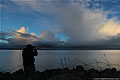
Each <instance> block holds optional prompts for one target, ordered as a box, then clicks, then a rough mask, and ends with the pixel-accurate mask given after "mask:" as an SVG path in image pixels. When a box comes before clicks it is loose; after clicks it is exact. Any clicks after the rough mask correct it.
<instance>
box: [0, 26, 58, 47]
mask: <svg viewBox="0 0 120 80" xmlns="http://www.w3.org/2000/svg"><path fill="white" fill-rule="evenodd" d="M27 29H28V28H27ZM27 29H26V28H25V27H21V28H20V29H18V30H15V31H13V32H0V35H1V36H0V40H2V43H4V42H5V41H7V42H8V45H11V46H24V45H26V44H36V45H41V44H42V45H44V44H45V45H48V44H49V45H52V43H53V42H59V39H58V38H56V37H55V34H54V32H51V31H49V30H47V31H44V32H41V33H40V35H36V34H35V33H28V32H27ZM10 36H12V37H10ZM43 43H44V44H43Z"/></svg>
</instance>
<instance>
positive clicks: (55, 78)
mask: <svg viewBox="0 0 120 80" xmlns="http://www.w3.org/2000/svg"><path fill="white" fill-rule="evenodd" d="M94 78H117V79H118V78H120V71H117V70H116V69H115V68H112V69H108V68H106V69H104V70H101V71H98V70H96V69H89V70H85V69H84V68H83V67H82V66H77V67H76V68H73V69H68V68H64V69H59V68H58V69H50V70H45V71H44V72H39V71H37V72H35V74H34V78H33V79H32V80H94ZM0 80H26V78H25V76H24V71H23V70H22V69H20V70H18V71H16V72H13V73H10V72H5V73H3V72H0Z"/></svg>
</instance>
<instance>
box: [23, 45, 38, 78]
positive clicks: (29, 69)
mask: <svg viewBox="0 0 120 80" xmlns="http://www.w3.org/2000/svg"><path fill="white" fill-rule="evenodd" d="M37 55H38V53H37V50H36V49H35V47H33V46H32V45H31V44H28V45H27V46H26V48H24V49H23V52H22V57H23V66H24V72H25V75H26V76H27V77H32V76H33V75H34V73H35V64H34V62H35V59H34V56H37Z"/></svg>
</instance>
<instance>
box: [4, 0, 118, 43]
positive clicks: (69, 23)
mask: <svg viewBox="0 0 120 80" xmlns="http://www.w3.org/2000/svg"><path fill="white" fill-rule="evenodd" d="M13 3H14V4H16V5H18V6H20V11H21V12H23V13H25V12H24V11H26V10H27V11H28V12H29V13H30V12H37V16H39V14H40V13H47V14H50V15H51V14H52V15H55V16H56V22H57V25H58V26H59V28H58V29H59V30H58V31H54V29H50V30H49V29H46V30H43V31H41V32H40V35H36V34H35V33H28V32H27V30H26V29H25V28H24V27H22V28H21V29H19V30H16V32H14V35H13V36H14V38H8V39H7V41H8V42H9V43H10V44H14V43H16V44H19V43H23V44H27V43H34V44H37V43H38V44H43V43H44V44H45V42H46V43H51V44H52V45H53V43H54V42H56V44H59V42H60V39H59V38H56V37H55V34H57V33H62V34H64V35H67V36H68V37H69V39H68V40H67V42H66V43H71V44H74V43H77V44H76V45H88V44H90V43H94V45H100V44H104V45H109V44H110V43H111V42H113V44H114V45H118V44H117V42H119V33H120V32H119V31H120V28H119V26H120V21H118V20H117V19H116V17H113V18H108V14H109V12H107V11H104V10H103V9H102V8H94V9H90V8H88V5H89V0H88V1H87V0H86V1H82V2H81V1H80V2H75V1H74V0H73V1H68V2H66V3H63V2H62V1H37V0H35V1H24V0H23V1H14V0H13ZM26 13H27V12H26ZM31 14H32V13H31ZM34 15H36V14H34ZM3 35H5V34H2V36H3ZM116 37H117V38H116ZM2 38H3V37H2ZM111 45H112V43H111Z"/></svg>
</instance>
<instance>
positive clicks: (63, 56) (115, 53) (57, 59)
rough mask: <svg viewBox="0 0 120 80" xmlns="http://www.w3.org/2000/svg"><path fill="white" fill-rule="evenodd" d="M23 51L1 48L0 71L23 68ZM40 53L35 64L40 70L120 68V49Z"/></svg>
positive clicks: (46, 51)
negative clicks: (81, 66)
mask: <svg viewBox="0 0 120 80" xmlns="http://www.w3.org/2000/svg"><path fill="white" fill-rule="evenodd" d="M21 53H22V50H1V51H0V71H10V72H13V71H16V70H18V69H20V68H22V67H23V66H22V55H21ZM38 53H39V55H38V56H37V57H35V58H36V62H35V64H36V69H37V70H40V71H43V70H45V69H53V68H58V67H63V66H67V67H69V68H72V67H74V66H76V65H83V66H85V67H86V66H87V67H94V68H104V67H109V65H110V67H116V68H117V69H119V70H120V66H119V65H120V50H39V51H38ZM101 62H102V63H101ZM108 64H109V65H108Z"/></svg>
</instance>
